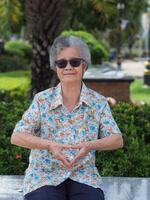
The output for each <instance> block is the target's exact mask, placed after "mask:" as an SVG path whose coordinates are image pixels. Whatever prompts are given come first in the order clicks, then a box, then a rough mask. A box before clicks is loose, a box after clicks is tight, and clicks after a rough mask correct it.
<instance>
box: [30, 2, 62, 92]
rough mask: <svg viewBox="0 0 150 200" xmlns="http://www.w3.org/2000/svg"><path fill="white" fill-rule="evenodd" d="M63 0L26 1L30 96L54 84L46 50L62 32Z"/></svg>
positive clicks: (54, 77) (53, 76)
mask: <svg viewBox="0 0 150 200" xmlns="http://www.w3.org/2000/svg"><path fill="white" fill-rule="evenodd" d="M63 3H64V1H63V0H51V1H49V0H44V1H43V0H34V1H33V0H26V17H27V22H28V25H29V28H30V32H31V35H32V38H31V42H32V47H33V62H32V67H31V74H32V79H31V96H34V94H36V93H37V92H39V91H41V90H44V89H47V88H48V87H51V86H54V85H55V84H56V76H55V73H54V71H53V70H51V69H50V64H49V54H48V50H49V49H50V46H51V44H52V42H53V40H54V38H55V37H56V36H58V35H59V34H60V32H61V30H62V24H63V23H62V19H63V7H64V4H63Z"/></svg>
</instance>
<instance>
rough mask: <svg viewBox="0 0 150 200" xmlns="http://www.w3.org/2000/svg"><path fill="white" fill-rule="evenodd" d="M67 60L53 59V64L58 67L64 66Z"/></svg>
mask: <svg viewBox="0 0 150 200" xmlns="http://www.w3.org/2000/svg"><path fill="white" fill-rule="evenodd" d="M67 62H68V61H67V60H63V59H62V60H57V61H55V64H56V65H57V66H58V67H59V68H65V67H66V66H67Z"/></svg>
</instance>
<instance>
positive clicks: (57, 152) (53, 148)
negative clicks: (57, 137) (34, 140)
mask: <svg viewBox="0 0 150 200" xmlns="http://www.w3.org/2000/svg"><path fill="white" fill-rule="evenodd" d="M70 148H72V146H71V145H66V144H60V143H57V142H50V145H49V147H48V151H49V152H51V153H52V154H53V155H54V157H55V159H57V160H59V161H61V164H62V166H64V167H66V168H70V167H71V163H70V162H69V161H68V160H67V159H66V158H65V156H64V155H62V153H61V152H62V150H63V149H70Z"/></svg>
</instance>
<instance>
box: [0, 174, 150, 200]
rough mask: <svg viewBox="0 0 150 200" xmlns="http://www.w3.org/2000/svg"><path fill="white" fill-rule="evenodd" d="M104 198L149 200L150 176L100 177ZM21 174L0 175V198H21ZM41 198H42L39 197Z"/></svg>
mask: <svg viewBox="0 0 150 200" xmlns="http://www.w3.org/2000/svg"><path fill="white" fill-rule="evenodd" d="M102 179H103V185H102V189H103V190H104V193H105V200H149V199H150V190H149V188H150V178H128V177H102ZM22 183H23V176H3V175H1V176H0V200H23V195H22V186H23V184H22ZM41 200H42V199H41Z"/></svg>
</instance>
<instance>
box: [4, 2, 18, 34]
mask: <svg viewBox="0 0 150 200" xmlns="http://www.w3.org/2000/svg"><path fill="white" fill-rule="evenodd" d="M21 20H22V4H21V2H20V0H1V1H0V33H1V34H0V35H1V37H2V36H4V35H9V33H13V32H16V31H17V30H18V29H19V28H20V24H21Z"/></svg>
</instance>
